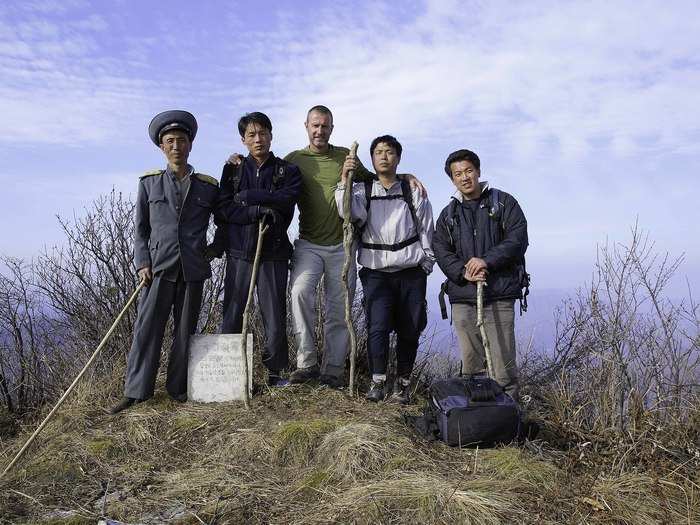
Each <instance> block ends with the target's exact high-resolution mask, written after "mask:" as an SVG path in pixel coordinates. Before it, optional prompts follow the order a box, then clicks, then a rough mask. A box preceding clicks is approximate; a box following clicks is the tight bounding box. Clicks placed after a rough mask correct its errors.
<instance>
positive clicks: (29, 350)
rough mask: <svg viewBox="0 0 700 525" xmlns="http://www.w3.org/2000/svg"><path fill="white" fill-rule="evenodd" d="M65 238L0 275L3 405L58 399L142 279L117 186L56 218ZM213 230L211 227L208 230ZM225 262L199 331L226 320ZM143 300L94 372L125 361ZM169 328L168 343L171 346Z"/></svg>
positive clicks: (130, 210)
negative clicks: (80, 208) (79, 209)
mask: <svg viewBox="0 0 700 525" xmlns="http://www.w3.org/2000/svg"><path fill="white" fill-rule="evenodd" d="M58 221H59V223H60V225H61V229H62V230H63V233H64V236H65V241H64V243H63V244H61V245H60V246H54V247H51V248H46V249H44V251H43V252H42V253H41V254H40V255H39V256H38V258H37V259H36V260H35V261H32V262H26V261H22V260H18V259H13V258H9V257H3V258H2V259H1V260H2V263H3V265H4V267H5V269H4V271H3V272H2V274H1V275H0V345H1V348H2V350H3V352H2V355H1V356H0V406H5V407H6V408H7V410H8V411H10V412H13V413H23V412H26V410H27V409H29V408H32V407H36V406H38V405H39V404H41V403H42V402H44V401H45V400H47V399H53V398H55V397H57V396H58V395H59V394H60V392H61V391H62V390H63V388H64V387H65V386H66V385H67V384H68V383H69V382H70V381H71V380H72V378H73V377H75V375H76V373H77V371H78V370H80V368H81V367H82V366H83V363H84V362H85V361H86V360H87V358H88V356H89V355H90V354H91V353H92V352H93V351H94V349H95V347H96V346H97V345H98V344H99V342H100V340H101V339H102V337H103V336H104V334H105V333H106V332H107V330H108V328H109V326H110V325H111V324H112V322H113V321H114V319H115V318H116V316H117V315H118V313H119V312H120V311H121V309H122V307H123V306H124V304H125V303H126V301H127V300H128V298H129V297H130V296H131V294H132V293H133V291H134V289H135V288H136V286H137V284H138V278H137V274H136V268H135V267H134V263H133V241H134V204H133V203H132V202H131V200H130V199H129V198H127V197H125V196H123V195H122V194H121V193H119V192H116V191H112V192H111V193H109V194H108V195H102V196H99V197H98V198H96V199H95V200H94V201H93V202H92V203H91V204H90V205H89V206H88V207H87V208H86V209H85V210H84V212H83V214H82V215H78V214H74V216H73V217H72V218H71V219H66V218H63V217H58ZM211 234H212V232H210V236H211ZM223 268H224V263H223V261H220V260H219V261H215V262H214V263H213V265H212V270H213V276H212V278H211V279H210V280H208V281H206V284H205V289H204V296H203V300H202V312H201V317H200V329H201V330H202V331H207V332H211V331H215V330H216V329H218V326H219V324H220V319H221V307H220V296H221V293H222V290H223ZM137 310H138V305H137V306H136V307H134V308H132V309H130V310H129V311H127V313H126V315H125V317H124V319H123V320H122V322H121V323H120V325H119V326H118V327H117V329H116V330H115V332H114V333H113V335H112V337H111V339H110V341H109V343H108V344H107V345H106V347H105V348H104V350H103V352H102V354H101V356H100V358H99V359H98V360H97V362H96V365H95V373H96V374H97V375H96V377H110V376H111V372H112V370H113V369H114V367H115V365H116V366H118V367H122V366H123V364H124V355H125V354H126V353H127V352H128V350H129V348H130V345H131V337H132V330H133V324H134V321H135V319H136V315H137ZM170 340H171V334H170V330H168V333H167V335H166V341H165V344H164V345H163V346H164V348H166V349H167V348H168V346H169V342H170Z"/></svg>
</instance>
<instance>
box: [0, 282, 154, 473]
mask: <svg viewBox="0 0 700 525" xmlns="http://www.w3.org/2000/svg"><path fill="white" fill-rule="evenodd" d="M145 284H146V281H145V280H142V281H141V282H140V283H139V285H138V286H137V287H136V290H134V293H132V294H131V297H129V300H128V301H127V302H126V304H125V305H124V308H122V311H121V312H119V315H118V316H117V318H116V319H115V320H114V322H113V323H112V326H111V327H110V328H109V330H107V333H106V334H105V336H104V337H103V338H102V341H100V344H99V345H97V348H96V349H95V351H94V352H93V353H92V355H91V356H90V359H88V361H87V363H85V366H84V367H83V369H82V370H81V371H80V373H79V374H78V376H77V377H76V378H75V379H74V380H73V382H72V383H71V385H70V386H69V387H68V388H67V389H66V391H65V392H64V393H63V395H62V396H61V399H59V400H58V402H57V403H56V405H55V406H54V407H53V408H52V409H51V412H49V415H48V416H46V417H45V418H44V420H43V421H42V422H41V425H39V426H38V427H37V429H36V430H35V431H34V433H33V434H32V435H31V436H30V437H29V439H28V440H27V442H26V443H25V444H24V446H23V447H22V448H21V449H20V451H19V452H17V455H16V456H15V457H14V459H13V460H12V461H10V463H9V464H8V465H7V467H5V470H3V472H2V474H0V479H2V478H3V477H4V476H5V474H7V473H8V472H9V471H10V469H11V468H12V467H13V466H14V465H15V463H17V461H19V459H20V458H21V457H22V456H23V455H24V453H25V452H26V450H27V449H28V448H29V445H31V444H32V443H33V442H34V440H35V439H36V437H37V436H38V435H39V433H40V432H41V431H42V430H43V429H44V427H45V426H46V424H47V423H48V422H49V421H50V420H51V418H52V417H53V415H54V414H55V413H56V411H57V410H58V409H59V407H60V406H61V405H62V404H63V402H64V401H65V400H66V398H67V397H68V395H69V394H70V393H71V392H72V391H73V389H74V388H75V385H77V384H78V382H79V381H80V379H81V378H82V377H83V375H84V374H85V372H87V369H88V368H89V367H90V365H91V364H92V363H93V361H94V360H95V358H96V357H97V355H98V354H99V353H100V351H101V350H102V348H103V347H104V345H105V344H106V343H107V341H108V340H109V338H110V337H111V336H112V332H114V329H115V328H116V327H117V325H118V324H119V322H120V321H121V320H122V317H124V314H125V313H126V311H127V310H128V309H129V307H130V306H131V304H132V303H133V302H134V300H135V299H136V297H137V296H138V294H139V292H140V291H141V288H143V287H144V285H145Z"/></svg>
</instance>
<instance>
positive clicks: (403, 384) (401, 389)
mask: <svg viewBox="0 0 700 525" xmlns="http://www.w3.org/2000/svg"><path fill="white" fill-rule="evenodd" d="M390 401H393V402H394V403H399V404H401V405H408V404H409V403H410V402H411V381H410V380H409V379H405V378H403V377H397V378H396V381H395V382H394V390H393V392H392V393H391V398H390Z"/></svg>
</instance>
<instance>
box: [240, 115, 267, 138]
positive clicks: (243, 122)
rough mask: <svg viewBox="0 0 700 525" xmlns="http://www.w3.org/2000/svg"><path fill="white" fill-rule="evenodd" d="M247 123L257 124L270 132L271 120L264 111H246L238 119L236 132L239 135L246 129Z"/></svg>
mask: <svg viewBox="0 0 700 525" xmlns="http://www.w3.org/2000/svg"><path fill="white" fill-rule="evenodd" d="M248 124H259V125H260V126H262V127H263V128H265V129H266V130H267V131H269V132H270V133H272V122H270V118H269V117H268V116H267V115H265V113H260V112H259V111H253V112H252V113H246V114H245V115H243V116H242V117H241V119H240V120H239V121H238V133H240V135H241V137H243V136H244V135H245V130H246V129H248Z"/></svg>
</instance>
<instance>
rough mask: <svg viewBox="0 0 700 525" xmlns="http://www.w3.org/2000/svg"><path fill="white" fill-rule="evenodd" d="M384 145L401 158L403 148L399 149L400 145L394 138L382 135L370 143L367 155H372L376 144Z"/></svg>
mask: <svg viewBox="0 0 700 525" xmlns="http://www.w3.org/2000/svg"><path fill="white" fill-rule="evenodd" d="M380 143H384V144H386V145H387V146H389V147H391V148H394V151H395V152H396V154H397V155H398V156H399V158H401V152H402V151H403V148H402V147H401V143H400V142H399V141H398V140H396V137H392V136H391V135H382V136H381V137H377V138H376V139H374V140H373V141H372V144H370V146H369V155H370V157H371V156H372V155H374V148H376V147H377V144H380Z"/></svg>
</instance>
